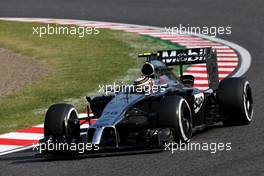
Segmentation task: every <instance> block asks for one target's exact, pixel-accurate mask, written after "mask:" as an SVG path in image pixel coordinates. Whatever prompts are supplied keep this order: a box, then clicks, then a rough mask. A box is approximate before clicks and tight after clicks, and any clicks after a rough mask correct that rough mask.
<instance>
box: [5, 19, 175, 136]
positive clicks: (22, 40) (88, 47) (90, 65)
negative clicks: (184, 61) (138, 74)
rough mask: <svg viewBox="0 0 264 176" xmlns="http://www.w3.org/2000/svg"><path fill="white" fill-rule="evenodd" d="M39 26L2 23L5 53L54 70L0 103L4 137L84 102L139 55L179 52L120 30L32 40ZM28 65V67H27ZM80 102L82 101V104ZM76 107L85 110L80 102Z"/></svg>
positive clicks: (157, 42) (130, 64) (122, 73)
mask: <svg viewBox="0 0 264 176" xmlns="http://www.w3.org/2000/svg"><path fill="white" fill-rule="evenodd" d="M39 25H40V24H37V23H22V22H4V21H0V48H6V49H9V50H11V51H13V52H16V53H20V54H22V55H26V56H30V57H32V58H34V59H37V60H39V61H41V62H43V63H45V64H47V65H49V67H50V68H49V70H50V71H49V74H48V75H47V76H45V77H44V78H41V79H40V80H38V81H36V82H34V83H33V84H31V85H29V86H27V87H25V88H22V89H20V90H18V91H16V92H13V93H12V94H10V95H8V96H6V97H2V98H1V99H0V107H1V108H0V133H4V132H8V131H13V130H15V129H19V128H24V127H30V126H32V125H34V124H39V123H43V120H44V113H45V112H44V110H45V109H47V108H48V106H49V105H50V104H53V103H58V102H65V101H67V100H68V101H70V100H71V99H75V100H76V99H77V100H80V101H82V97H84V96H85V95H86V94H87V93H88V92H94V91H95V90H96V89H97V88H98V84H103V83H110V82H111V81H113V80H116V79H118V78H121V77H122V76H125V74H126V72H127V70H129V69H130V68H136V67H137V64H136V63H137V62H136V60H137V59H136V58H137V54H138V53H140V52H144V51H156V50H159V49H165V48H166V49H168V48H179V47H180V46H177V45H172V44H170V45H168V44H166V43H165V44H164V43H162V42H160V41H157V40H155V39H153V38H147V37H143V36H138V35H135V34H131V33H125V32H120V31H111V30H106V29H105V30H102V29H101V30H100V34H99V35H91V36H88V37H85V38H79V37H77V36H67V35H53V36H45V37H42V38H40V37H38V36H36V35H32V27H33V26H39ZM22 64H23V63H22ZM77 102H78V101H77ZM69 103H73V104H74V105H76V106H77V108H78V110H79V111H83V110H84V107H81V106H80V105H81V104H79V103H76V102H69Z"/></svg>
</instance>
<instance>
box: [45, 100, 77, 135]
mask: <svg viewBox="0 0 264 176" xmlns="http://www.w3.org/2000/svg"><path fill="white" fill-rule="evenodd" d="M44 137H45V138H54V139H60V138H65V139H69V140H78V139H79V138H80V123H79V120H78V113H77V110H76V109H75V108H74V107H73V106H72V105H70V104H54V105H52V106H50V107H49V109H48V111H47V113H46V116H45V121H44Z"/></svg>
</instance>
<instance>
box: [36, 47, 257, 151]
mask: <svg viewBox="0 0 264 176" xmlns="http://www.w3.org/2000/svg"><path fill="white" fill-rule="evenodd" d="M139 57H144V58H146V62H145V63H144V64H143V66H142V69H141V74H142V76H141V77H140V78H138V79H136V80H135V81H134V83H133V85H132V86H129V87H125V86H124V85H122V88H123V89H122V90H121V89H119V91H118V92H116V91H115V90H112V91H114V93H113V94H111V95H105V96H97V97H94V98H91V97H86V99H87V104H88V105H87V111H88V112H87V117H83V118H78V113H77V111H76V109H75V108H74V106H72V105H70V104H54V105H52V106H50V108H49V109H48V111H47V113H46V117H45V123H44V136H45V137H44V139H43V140H41V142H42V143H47V142H50V143H58V142H62V141H63V142H66V143H79V142H86V143H90V144H93V145H98V146H99V147H100V148H101V149H107V148H115V149H123V148H137V147H140V148H141V147H143V148H144V147H145V148H149V147H163V145H164V143H166V142H172V141H173V142H179V141H181V142H188V141H189V140H190V139H191V137H192V135H193V134H194V133H195V132H197V131H200V130H203V129H205V128H208V127H212V126H213V125H215V124H216V123H218V122H223V124H224V125H228V126H231V125H246V124H249V123H250V122H251V120H252V116H253V99H252V90H251V88H250V85H249V82H248V81H246V80H245V79H244V78H234V77H227V78H225V79H223V80H222V81H221V82H219V78H218V67H217V57H216V51H214V50H212V48H192V49H177V50H164V51H158V52H157V53H144V54H140V55H139ZM189 64H206V68H207V73H208V82H209V88H208V89H206V90H199V89H197V88H195V87H193V85H194V81H195V77H194V76H192V75H183V69H182V68H183V65H189ZM171 66H179V67H180V75H179V76H178V77H177V76H175V74H174V71H173V68H171ZM91 113H92V114H93V115H90V114H91ZM93 119H96V121H95V120H93ZM84 120H85V121H86V122H89V126H88V128H87V129H86V130H85V133H84V134H85V138H83V137H81V129H80V125H81V124H82V123H83V121H84ZM91 121H95V123H91Z"/></svg>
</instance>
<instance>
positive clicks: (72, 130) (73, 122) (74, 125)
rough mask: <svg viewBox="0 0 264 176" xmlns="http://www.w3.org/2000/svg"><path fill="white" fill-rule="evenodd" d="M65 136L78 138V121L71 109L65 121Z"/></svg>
mask: <svg viewBox="0 0 264 176" xmlns="http://www.w3.org/2000/svg"><path fill="white" fill-rule="evenodd" d="M65 122H66V123H65V127H66V134H67V135H69V136H73V137H77V136H79V132H80V131H79V129H80V127H79V120H78V115H77V112H76V110H75V109H71V110H70V111H69V114H68V116H67V120H66V121H65Z"/></svg>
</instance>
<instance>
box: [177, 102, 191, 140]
mask: <svg viewBox="0 0 264 176" xmlns="http://www.w3.org/2000/svg"><path fill="white" fill-rule="evenodd" d="M179 109H180V112H179V126H180V132H181V135H182V139H183V140H184V141H185V142H189V141H190V135H191V113H190V107H189V105H188V103H187V102H186V101H185V100H184V99H182V100H181V103H180V107H179Z"/></svg>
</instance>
